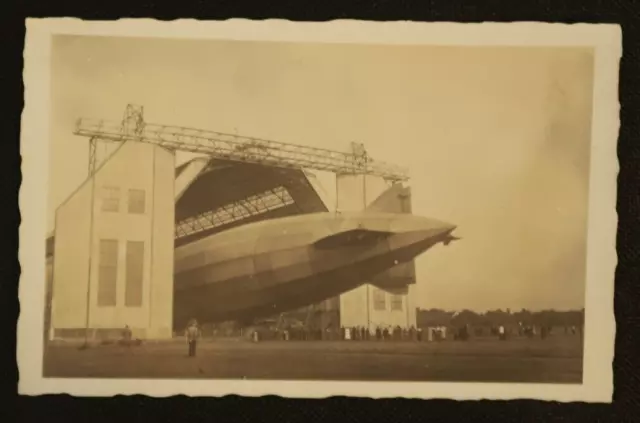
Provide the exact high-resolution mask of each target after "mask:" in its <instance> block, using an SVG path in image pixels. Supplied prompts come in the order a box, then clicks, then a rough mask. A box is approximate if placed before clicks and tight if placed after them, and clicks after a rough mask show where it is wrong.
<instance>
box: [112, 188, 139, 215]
mask: <svg viewBox="0 0 640 423" xmlns="http://www.w3.org/2000/svg"><path fill="white" fill-rule="evenodd" d="M127 194H128V195H127V200H128V201H127V206H128V207H127V211H128V212H129V213H131V214H144V212H145V208H146V193H145V191H144V190H143V189H129V190H128V192H127ZM120 196H121V194H120V188H119V187H102V195H101V199H102V211H106V212H119V211H120Z"/></svg>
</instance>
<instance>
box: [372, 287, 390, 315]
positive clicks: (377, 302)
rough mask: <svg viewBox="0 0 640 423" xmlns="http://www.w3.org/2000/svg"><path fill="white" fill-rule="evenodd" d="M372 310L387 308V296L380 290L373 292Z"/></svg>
mask: <svg viewBox="0 0 640 423" xmlns="http://www.w3.org/2000/svg"><path fill="white" fill-rule="evenodd" d="M373 308H374V310H385V309H386V308H387V296H386V294H385V292H384V291H383V290H381V289H378V288H375V289H374V290H373Z"/></svg>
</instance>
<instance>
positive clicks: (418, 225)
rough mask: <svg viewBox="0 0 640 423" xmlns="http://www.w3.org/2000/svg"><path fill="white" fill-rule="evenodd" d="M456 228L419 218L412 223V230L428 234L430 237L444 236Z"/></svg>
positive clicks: (449, 224)
mask: <svg viewBox="0 0 640 423" xmlns="http://www.w3.org/2000/svg"><path fill="white" fill-rule="evenodd" d="M456 228H457V226H456V225H453V224H451V223H448V222H443V221H440V220H436V219H428V218H419V219H417V220H416V221H415V222H414V225H413V230H414V231H416V232H422V233H425V234H426V233H428V234H429V235H431V236H438V235H446V234H450V233H451V232H453V230H454V229H456Z"/></svg>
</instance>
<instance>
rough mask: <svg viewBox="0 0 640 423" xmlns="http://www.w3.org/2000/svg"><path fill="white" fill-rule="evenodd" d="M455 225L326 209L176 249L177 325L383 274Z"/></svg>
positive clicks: (302, 302)
mask: <svg viewBox="0 0 640 423" xmlns="http://www.w3.org/2000/svg"><path fill="white" fill-rule="evenodd" d="M455 228H456V226H455V225H452V224H450V223H446V222H442V221H439V220H435V219H430V218H426V217H420V216H415V215H410V214H398V213H384V212H371V211H362V212H349V213H348V212H321V213H311V214H303V215H298V216H291V217H283V218H276V219H271V220H265V221H260V222H254V223H250V224H247V225H244V226H239V227H236V228H233V229H229V230H227V231H223V232H220V233H217V234H213V235H211V236H208V237H205V238H202V239H200V240H198V241H195V242H193V243H191V244H187V245H184V246H181V247H179V248H177V249H176V250H175V262H174V266H175V268H174V278H175V279H174V323H175V324H177V325H182V324H184V323H185V322H187V321H188V320H189V319H191V318H196V319H198V320H199V321H201V322H221V321H230V320H240V321H248V320H250V319H258V318H264V317H269V316H274V315H277V314H278V313H281V312H286V311H289V310H294V309H297V308H300V307H304V306H307V305H311V304H314V303H317V302H320V301H322V300H324V299H327V298H330V297H333V296H336V295H340V294H342V293H344V292H347V291H349V290H352V289H354V288H356V287H358V286H360V285H362V284H364V283H367V282H368V281H371V280H375V279H376V278H379V277H380V275H383V274H384V272H387V271H389V270H390V269H392V268H393V267H394V266H400V265H402V264H403V263H407V262H409V261H411V260H413V259H414V258H415V257H416V256H418V255H420V254H422V253H424V252H425V251H427V250H428V249H430V248H431V247H433V246H434V245H436V244H440V243H442V244H444V245H448V244H449V243H450V242H452V241H454V240H456V239H458V238H456V237H455V236H454V235H452V232H453V231H454V229H455Z"/></svg>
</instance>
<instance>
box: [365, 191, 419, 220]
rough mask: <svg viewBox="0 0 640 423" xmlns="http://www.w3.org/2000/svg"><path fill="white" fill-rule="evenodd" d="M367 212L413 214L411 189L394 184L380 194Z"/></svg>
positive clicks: (368, 207)
mask: <svg viewBox="0 0 640 423" xmlns="http://www.w3.org/2000/svg"><path fill="white" fill-rule="evenodd" d="M365 212H386V213H409V214H410V213H411V188H409V187H405V186H403V185H402V184H394V185H392V186H391V187H389V188H388V189H387V190H385V191H384V192H383V193H382V194H380V195H379V196H378V197H377V198H376V199H375V200H374V201H373V202H372V203H371V204H369V206H367V208H366V210H365Z"/></svg>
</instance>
